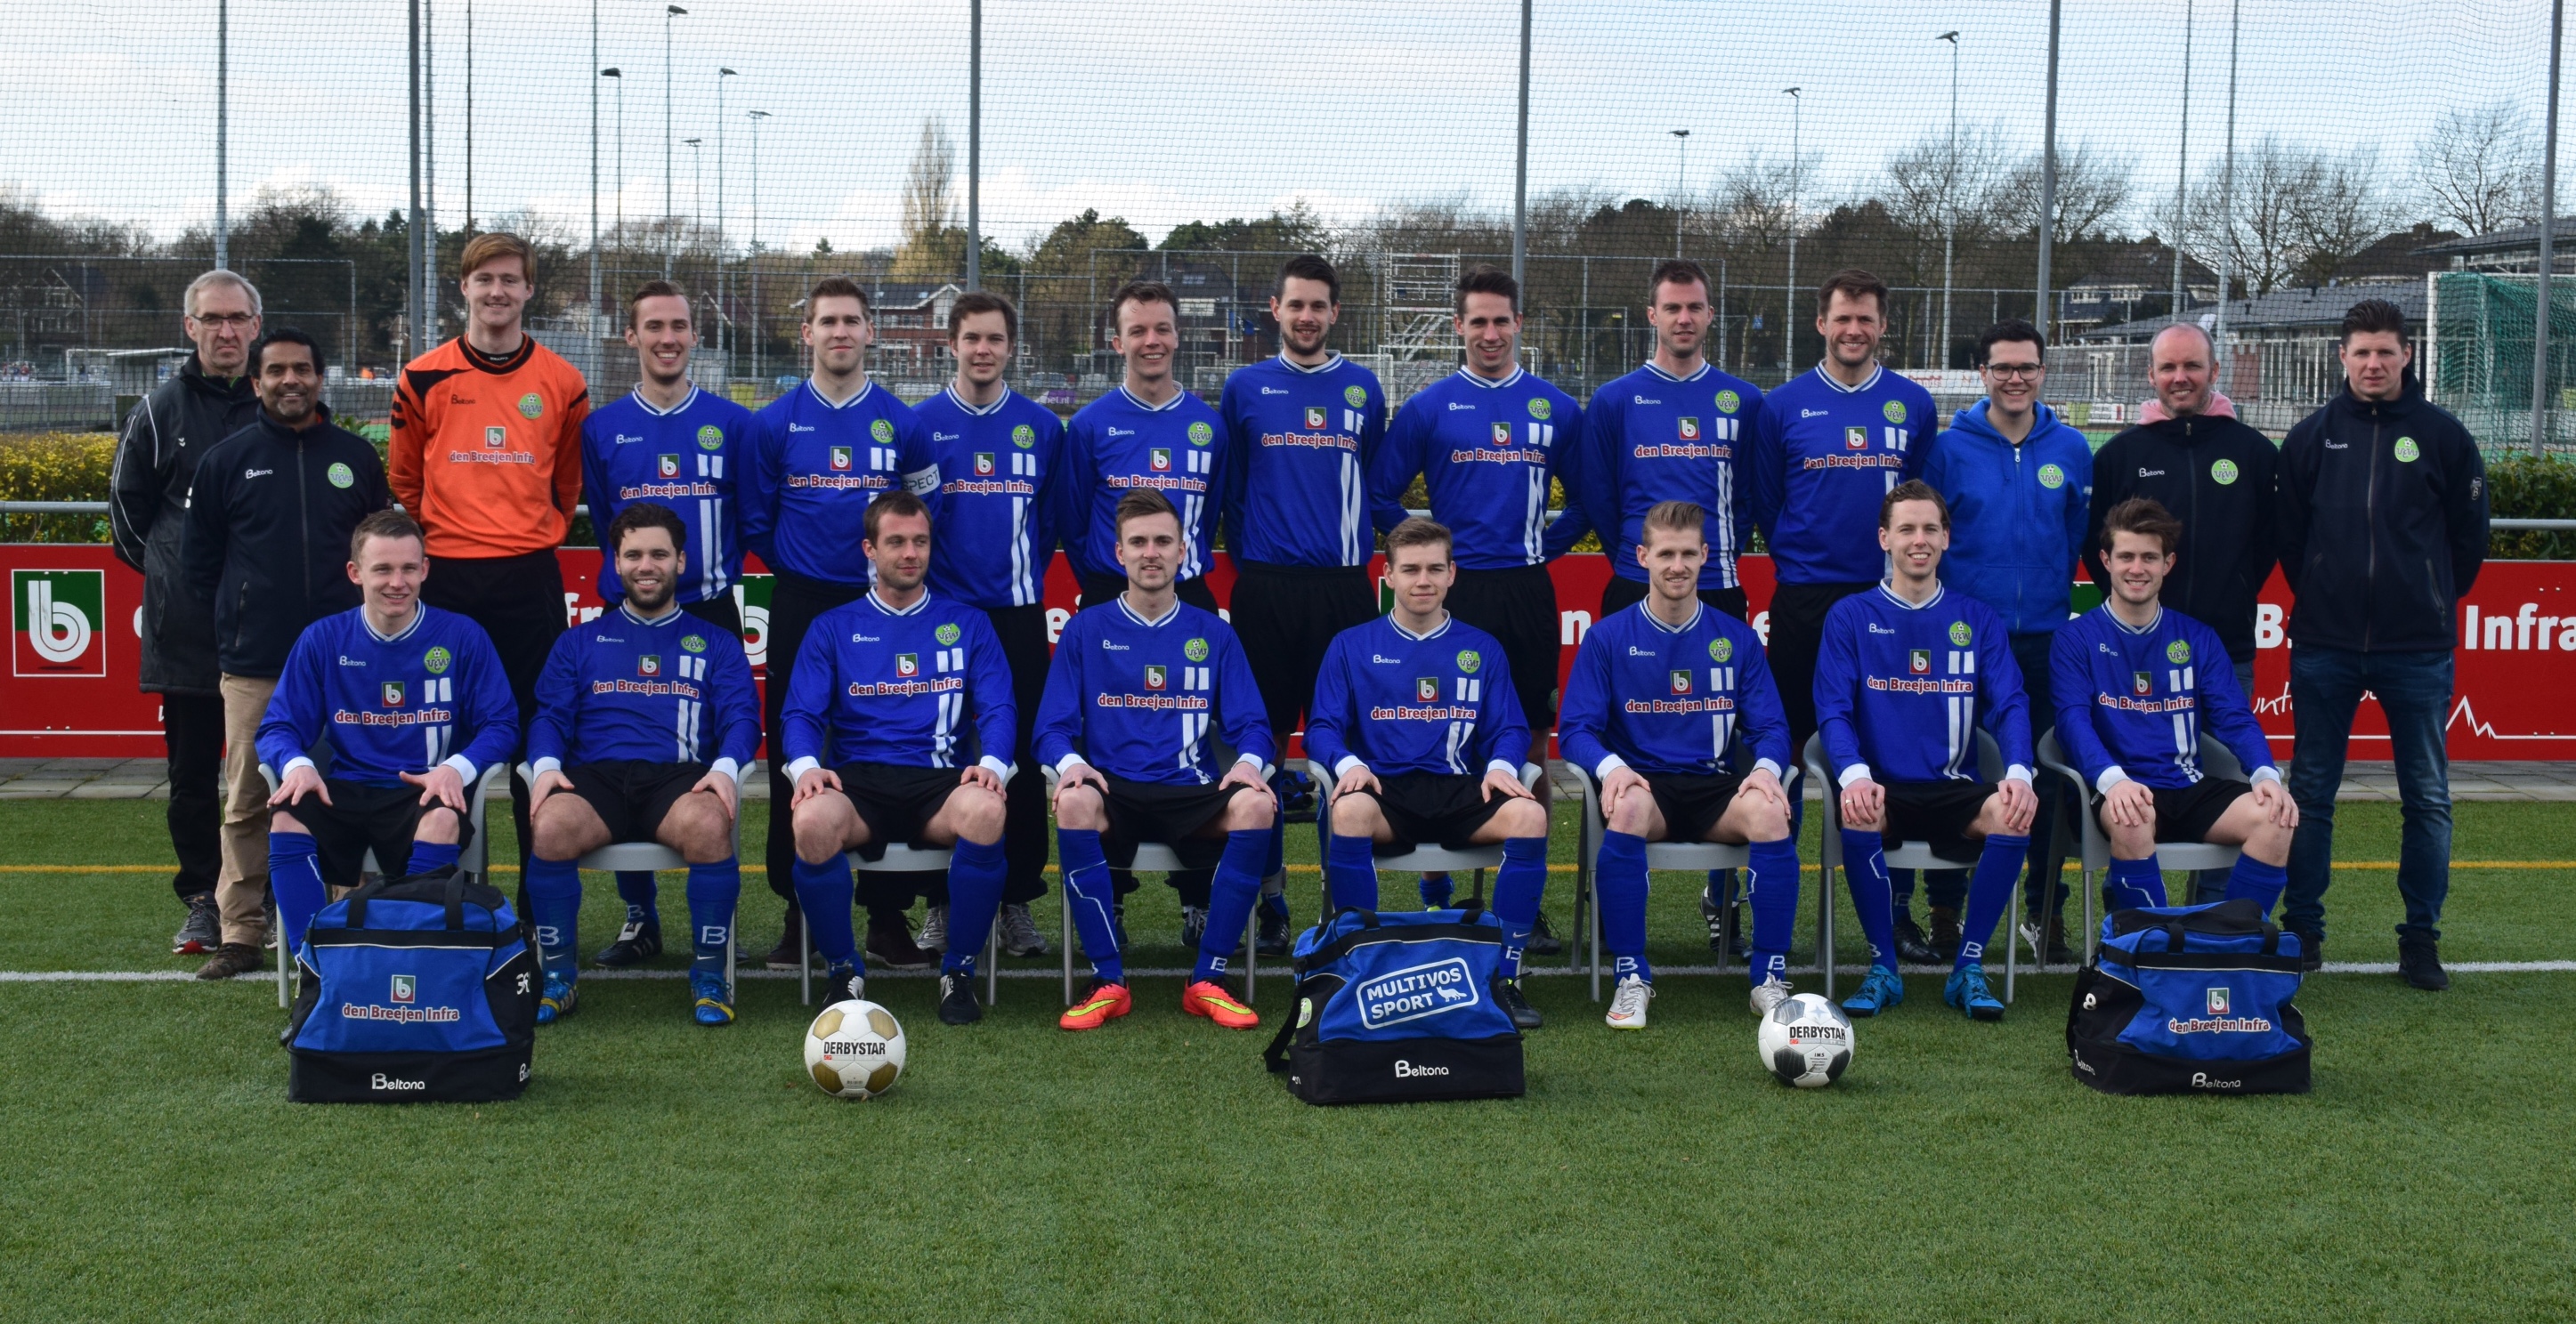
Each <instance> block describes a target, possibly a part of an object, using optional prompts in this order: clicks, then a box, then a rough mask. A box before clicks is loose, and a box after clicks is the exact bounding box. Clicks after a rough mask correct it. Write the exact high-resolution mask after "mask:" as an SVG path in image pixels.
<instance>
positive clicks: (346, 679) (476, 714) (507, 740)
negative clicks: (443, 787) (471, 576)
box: [257, 607, 519, 787]
mask: <svg viewBox="0 0 2576 1324" xmlns="http://www.w3.org/2000/svg"><path fill="white" fill-rule="evenodd" d="M326 737H327V738H328V739H329V741H330V747H331V775H332V776H333V777H337V778H339V779H341V780H342V781H353V782H359V783H362V784H364V785H368V786H386V787H392V786H400V785H402V784H403V780H402V774H404V773H406V772H412V773H419V772H427V771H429V770H430V769H431V768H434V767H437V766H438V765H439V764H442V763H444V764H446V765H448V766H449V767H451V768H454V769H455V770H456V775H458V776H460V777H463V778H464V779H465V784H466V785H467V786H469V787H470V786H472V785H473V784H474V780H475V778H477V777H480V776H482V775H483V770H484V769H485V768H488V767H490V766H492V765H493V764H495V763H498V762H500V761H501V760H503V759H506V758H508V757H510V751H511V750H513V749H515V748H517V746H518V743H519V705H518V702H517V701H516V700H514V699H512V698H511V697H510V679H509V677H508V676H507V675H506V674H504V673H503V672H502V670H501V657H500V655H499V654H498V653H495V652H493V651H492V639H491V636H489V635H486V634H484V633H483V627H482V626H479V625H476V624H475V623H474V622H473V621H471V620H469V619H467V618H465V617H463V616H459V615H457V614H456V613H454V612H450V611H441V610H439V609H438V608H436V607H415V608H413V610H412V617H411V621H410V623H408V624H406V625H404V626H403V628H402V629H400V630H397V631H395V632H394V633H393V634H390V635H382V634H378V633H376V630H375V627H374V626H372V625H369V624H368V623H367V609H366V608H364V607H351V608H350V609H349V610H347V611H344V612H337V613H334V614H332V615H329V616H325V617H323V618H322V619H320V620H318V621H315V622H314V623H312V624H311V625H308V626H306V627H305V628H304V633H303V634H302V635H300V636H298V637H297V639H296V640H295V647H294V648H292V649H290V650H288V651H287V654H286V668H285V670H283V671H282V672H280V673H279V674H278V677H277V693H276V694H275V695H273V696H271V697H270V699H269V701H268V711H267V712H266V713H265V714H264V715H262V717H261V718H260V723H259V737H258V741H257V744H258V748H259V761H260V762H262V763H265V764H267V765H268V766H269V767H270V768H273V769H275V770H276V772H277V775H278V776H279V777H281V778H283V777H284V776H285V775H286V774H287V773H288V772H289V771H290V770H292V769H293V768H294V766H295V765H296V764H298V763H311V762H313V759H312V758H311V757H310V751H311V750H313V749H314V748H316V747H317V746H319V745H320V744H321V743H322V741H323V740H324V739H325V738H326Z"/></svg>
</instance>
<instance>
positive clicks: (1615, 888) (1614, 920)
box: [1592, 832, 1655, 984]
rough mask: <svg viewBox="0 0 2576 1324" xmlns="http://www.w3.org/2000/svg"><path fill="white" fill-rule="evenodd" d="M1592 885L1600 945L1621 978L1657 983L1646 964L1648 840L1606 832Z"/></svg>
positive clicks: (1636, 836) (1625, 834)
mask: <svg viewBox="0 0 2576 1324" xmlns="http://www.w3.org/2000/svg"><path fill="white" fill-rule="evenodd" d="M1592 886H1593V889H1594V890H1595V891H1597V892H1598V893H1600V897H1601V946H1602V949H1603V950H1605V951H1607V952H1609V953H1610V957H1611V963H1612V969H1613V971H1614V972H1615V973H1616V974H1617V976H1618V977H1619V978H1621V979H1625V978H1627V977H1628V976H1630V975H1636V976H1638V977H1640V978H1642V979H1644V980H1645V981H1646V982H1647V983H1650V984H1651V983H1653V982H1654V981H1655V972H1654V968H1653V967H1652V966H1649V965H1648V964H1646V839H1645V838H1644V837H1641V836H1638V835H1637V834H1635V833H1633V832H1604V833H1602V834H1601V853H1600V855H1599V856H1598V857H1596V859H1595V860H1594V863H1593V869H1592Z"/></svg>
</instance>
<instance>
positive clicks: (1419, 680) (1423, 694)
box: [1413, 676, 1440, 703]
mask: <svg viewBox="0 0 2576 1324" xmlns="http://www.w3.org/2000/svg"><path fill="white" fill-rule="evenodd" d="M1413 697H1414V698H1415V699H1416V700H1419V701H1420V702H1423V703H1431V702H1434V701H1436V700H1438V699H1439V697H1440V678H1439V677H1438V676H1416V677H1414V678H1413Z"/></svg>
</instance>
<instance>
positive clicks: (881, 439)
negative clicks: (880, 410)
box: [868, 418, 894, 446]
mask: <svg viewBox="0 0 2576 1324" xmlns="http://www.w3.org/2000/svg"><path fill="white" fill-rule="evenodd" d="M868 435H869V436H871V437H874V438H876V439H877V444H878V445H880V446H882V445H885V444H886V443H888V442H891V441H893V440H894V424H892V423H889V422H887V421H886V420H884V419H882V418H880V419H878V420H877V421H876V422H874V423H870V424H868Z"/></svg>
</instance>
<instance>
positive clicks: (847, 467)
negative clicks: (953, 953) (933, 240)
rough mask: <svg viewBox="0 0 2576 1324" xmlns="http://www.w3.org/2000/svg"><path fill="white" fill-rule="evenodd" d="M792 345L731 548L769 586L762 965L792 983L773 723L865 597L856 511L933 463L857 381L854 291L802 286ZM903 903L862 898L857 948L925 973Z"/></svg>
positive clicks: (746, 462)
mask: <svg viewBox="0 0 2576 1324" xmlns="http://www.w3.org/2000/svg"><path fill="white" fill-rule="evenodd" d="M801 334H802V335H803V336H804V339H805V345H806V348H807V349H809V350H811V351H812V352H813V356H814V372H813V375H812V376H810V377H808V378H806V379H805V381H804V382H803V383H802V384H801V385H799V386H798V387H797V388H796V389H795V390H792V391H789V392H788V393H787V394H785V395H782V396H780V397H778V398H777V399H775V400H772V401H770V402H769V404H768V405H767V406H765V407H763V408H762V409H761V411H760V413H759V414H758V415H757V416H755V417H754V418H753V420H752V427H751V445H750V447H749V448H748V453H747V454H746V455H744V456H743V464H742V474H741V477H740V482H741V484H742V486H741V495H742V513H741V517H740V520H739V523H738V528H739V529H740V531H741V534H742V544H743V546H745V547H748V548H750V549H751V550H752V551H754V552H756V553H758V554H759V556H760V560H761V563H762V564H764V565H766V566H768V567H769V570H770V573H771V574H772V575H773V576H775V578H773V579H772V580H771V581H770V589H769V629H768V632H767V634H766V635H764V636H763V638H762V641H761V645H762V648H763V649H764V650H765V655H766V658H767V661H768V666H769V685H768V689H767V691H766V693H764V694H763V695H762V707H761V716H762V721H761V730H763V731H765V732H767V733H768V735H769V850H768V864H769V890H770V891H772V892H775V893H777V894H778V895H779V896H780V898H782V899H784V900H785V901H786V902H787V907H788V908H787V927H786V928H785V930H784V931H782V932H781V933H780V934H779V936H778V946H776V947H775V948H772V949H771V950H770V953H769V958H768V964H769V968H771V969H773V970H793V969H795V968H796V966H797V963H798V962H799V961H800V960H802V959H803V957H802V950H803V948H802V944H801V942H800V941H799V938H800V934H799V931H798V928H797V925H798V924H799V923H800V922H802V920H801V917H800V912H799V911H798V909H797V901H796V891H795V883H794V881H793V880H794V877H795V865H796V847H795V836H796V834H795V830H794V824H793V822H792V821H791V820H792V818H793V813H794V811H793V808H792V806H791V805H790V803H789V801H790V799H791V798H792V796H793V794H794V788H793V787H792V786H790V785H789V783H788V780H787V771H786V761H785V760H784V759H782V758H781V757H780V756H779V752H778V738H779V732H780V727H779V724H778V723H779V709H780V707H781V705H783V704H784V703H785V702H786V700H787V690H788V687H789V686H790V685H793V684H794V683H795V679H796V663H797V661H798V659H799V658H800V657H801V656H802V655H803V649H804V644H805V631H806V629H807V627H809V626H810V625H812V624H813V621H814V618H815V617H817V616H820V615H822V614H823V613H824V612H827V611H830V610H831V609H833V608H834V607H838V606H841V605H843V604H845V603H849V602H854V601H856V600H857V599H858V598H859V597H860V596H861V595H863V594H865V593H866V592H867V591H868V558H867V556H866V554H865V553H864V552H863V551H861V550H860V544H859V541H858V539H856V538H853V537H852V536H851V534H852V532H853V531H855V530H856V529H857V528H858V527H859V524H860V521H861V519H862V518H863V516H864V515H865V513H866V511H867V509H868V504H869V503H870V502H872V501H874V500H876V499H877V498H878V497H880V496H882V495H884V494H885V493H887V492H891V491H894V490H896V489H898V488H900V489H901V490H903V491H906V492H910V493H912V494H913V495H915V496H927V495H928V494H930V493H932V492H934V491H937V490H938V488H939V461H938V459H937V458H936V457H935V456H933V455H932V454H931V451H930V443H929V441H928V439H927V438H925V437H924V436H923V435H922V432H921V425H920V423H919V421H918V420H917V419H915V418H914V417H913V412H912V410H911V409H910V408H908V407H906V406H905V405H904V403H903V402H902V401H901V400H897V399H896V398H895V397H894V392H892V391H880V390H878V389H877V388H876V385H875V383H873V382H870V381H869V380H868V367H867V354H868V346H869V345H871V344H873V343H875V340H876V324H875V323H874V322H873V321H872V320H870V318H869V314H868V295H867V291H865V290H862V289H860V288H859V283H858V282H857V281H854V280H851V279H850V278H849V277H847V276H830V277H826V278H824V279H823V280H820V281H817V282H815V285H814V288H813V289H812V290H811V291H809V292H808V293H807V294H806V296H805V322H804V325H803V327H802V329H801ZM909 901H910V898H909V894H908V893H907V896H906V900H905V903H904V904H903V905H894V904H891V903H890V902H889V903H882V904H881V903H880V899H879V898H875V897H871V898H870V902H871V904H870V906H869V916H868V945H869V947H870V948H871V949H872V950H875V951H876V953H877V955H878V956H879V957H880V958H881V959H884V960H885V961H886V962H887V964H889V965H892V966H895V967H896V968H898V969H919V968H920V967H922V966H924V965H927V964H929V959H930V958H928V957H927V956H924V955H923V954H922V952H921V949H920V948H919V947H916V946H914V945H913V941H912V932H911V930H910V929H909V928H907V927H906V926H905V924H904V922H903V915H902V911H903V909H904V908H905V906H906V905H909Z"/></svg>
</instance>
